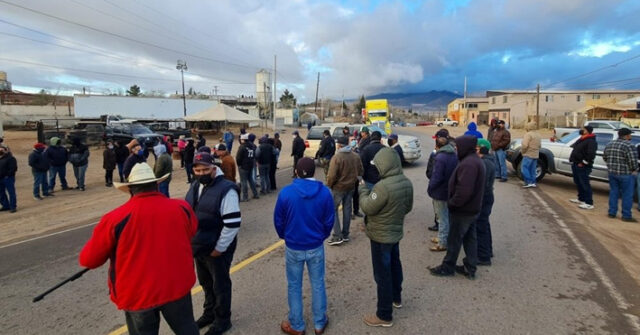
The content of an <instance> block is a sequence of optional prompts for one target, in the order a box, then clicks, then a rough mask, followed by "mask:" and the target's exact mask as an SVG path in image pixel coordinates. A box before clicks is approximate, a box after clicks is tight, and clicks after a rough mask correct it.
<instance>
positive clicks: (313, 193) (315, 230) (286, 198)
mask: <svg viewBox="0 0 640 335" xmlns="http://www.w3.org/2000/svg"><path fill="white" fill-rule="evenodd" d="M315 169H316V166H315V163H314V161H313V160H312V159H311V158H308V157H303V158H301V159H300V160H299V161H298V164H297V165H296V169H295V174H296V176H297V178H295V179H294V180H293V182H292V183H291V184H290V185H288V186H286V187H284V188H283V189H282V191H280V194H279V195H278V200H277V201H276V207H275V209H274V211H273V223H274V226H275V229H276V232H277V233H278V236H279V237H280V238H282V239H284V241H285V245H286V247H285V263H286V273H287V283H288V284H287V285H288V291H287V292H288V293H287V294H288V301H289V317H288V318H287V320H285V321H282V323H281V324H280V329H281V330H282V331H283V332H285V333H287V334H290V335H301V334H304V333H305V328H306V327H305V322H304V313H303V303H302V274H303V272H304V265H305V264H306V265H307V271H308V272H309V279H310V282H311V300H312V301H311V306H312V315H313V326H314V329H315V333H316V334H322V333H324V331H325V329H326V327H327V324H328V322H329V319H327V294H326V291H325V284H324V277H325V266H324V262H325V261H324V245H323V242H324V240H326V239H327V237H329V234H331V228H333V221H334V207H333V199H332V197H331V192H330V191H329V189H328V188H327V187H326V186H324V185H323V184H322V182H320V181H317V180H315V179H314V178H313V175H314V173H315Z"/></svg>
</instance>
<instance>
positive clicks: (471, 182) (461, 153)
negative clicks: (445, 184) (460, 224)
mask: <svg viewBox="0 0 640 335" xmlns="http://www.w3.org/2000/svg"><path fill="white" fill-rule="evenodd" d="M477 142H478V139H477V138H475V137H474V136H468V135H467V136H460V137H458V138H456V146H457V147H458V159H459V160H460V162H459V163H458V166H457V167H456V169H455V170H454V171H453V174H452V175H451V178H450V179H449V190H448V191H449V199H448V207H449V211H450V212H452V213H456V214H460V215H477V214H478V213H480V209H481V207H482V195H483V193H484V182H485V167H484V163H483V162H482V160H481V159H480V157H478V155H477V154H476V144H477Z"/></svg>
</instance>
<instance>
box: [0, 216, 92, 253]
mask: <svg viewBox="0 0 640 335" xmlns="http://www.w3.org/2000/svg"><path fill="white" fill-rule="evenodd" d="M96 224H98V222H93V223H87V224H85V225H82V226H78V227H73V228H69V229H65V230H61V231H57V232H55V233H51V234H46V235H42V236H36V237H32V238H30V239H26V240H22V241H19V242H15V243H11V244H7V245H3V246H1V247H0V249H4V248H8V247H12V246H14V245H20V244H23V243H27V242H31V241H37V240H40V239H43V238H47V237H51V236H55V235H60V234H64V233H68V232H70V231H74V230H78V229H82V228H86V227H89V226H94V225H96Z"/></svg>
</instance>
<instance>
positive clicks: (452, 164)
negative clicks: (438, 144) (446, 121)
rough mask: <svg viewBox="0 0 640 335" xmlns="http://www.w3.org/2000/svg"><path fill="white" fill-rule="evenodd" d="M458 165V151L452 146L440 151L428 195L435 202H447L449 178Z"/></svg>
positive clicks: (436, 158)
mask: <svg viewBox="0 0 640 335" xmlns="http://www.w3.org/2000/svg"><path fill="white" fill-rule="evenodd" d="M457 165H458V156H457V154H456V150H455V149H454V148H453V146H452V145H451V144H447V145H445V146H443V147H442V148H440V149H438V151H437V152H436V154H435V156H434V159H433V170H432V171H431V178H430V179H429V187H428V188H427V193H428V194H429V196H430V197H431V198H433V199H435V200H440V201H447V197H448V195H449V191H448V190H449V178H451V174H452V173H453V170H455V168H456V166H457Z"/></svg>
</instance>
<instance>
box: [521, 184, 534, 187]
mask: <svg viewBox="0 0 640 335" xmlns="http://www.w3.org/2000/svg"><path fill="white" fill-rule="evenodd" d="M536 187H538V185H536V184H526V185H524V186H522V188H536Z"/></svg>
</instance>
